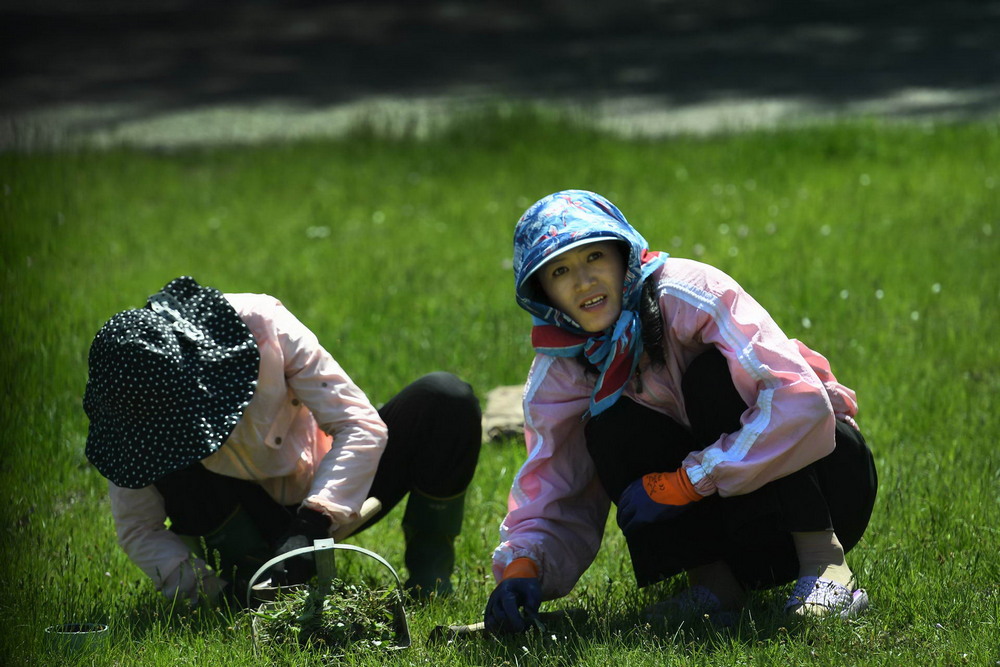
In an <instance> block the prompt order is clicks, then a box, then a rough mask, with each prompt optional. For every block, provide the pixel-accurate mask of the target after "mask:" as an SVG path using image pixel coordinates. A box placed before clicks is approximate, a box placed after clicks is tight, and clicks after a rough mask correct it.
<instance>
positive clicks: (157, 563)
mask: <svg viewBox="0 0 1000 667" xmlns="http://www.w3.org/2000/svg"><path fill="white" fill-rule="evenodd" d="M108 492H109V495H110V497H111V515H112V516H113V517H114V521H115V532H116V533H117V536H118V544H119V545H121V547H122V549H123V550H124V551H125V553H126V555H128V557H129V560H131V561H132V562H133V563H135V564H136V565H137V566H138V567H139V569H140V570H142V571H143V572H144V573H145V574H146V576H147V577H149V578H150V579H152V580H153V584H154V585H155V586H156V588H157V590H159V591H160V592H161V593H163V595H164V596H165V597H166V598H167V599H174V597H175V596H177V597H179V598H181V599H184V600H187V601H188V602H194V601H195V600H196V599H197V597H198V592H199V586H203V587H204V589H205V590H206V591H208V592H209V593H212V592H215V591H218V590H219V589H221V588H222V587H223V586H224V584H223V582H222V580H221V579H218V578H217V577H215V576H214V575H213V574H212V572H211V570H210V569H209V568H208V567H207V566H206V565H205V562H204V561H202V560H201V559H200V558H194V557H193V556H192V554H191V552H190V551H189V550H188V548H187V545H185V544H184V542H182V541H181V539H180V538H179V537H178V536H177V535H175V534H174V533H172V532H170V531H169V530H167V528H166V526H165V525H164V521H165V520H166V518H167V514H166V511H165V510H164V507H163V497H162V496H161V495H160V493H159V491H157V490H156V487H154V486H147V487H143V488H141V489H126V488H122V487H120V486H116V485H115V484H114V483H113V482H108Z"/></svg>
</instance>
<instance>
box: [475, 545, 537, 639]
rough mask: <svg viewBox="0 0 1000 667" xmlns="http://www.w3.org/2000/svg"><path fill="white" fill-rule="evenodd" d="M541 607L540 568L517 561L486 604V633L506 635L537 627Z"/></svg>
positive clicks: (525, 559)
mask: <svg viewBox="0 0 1000 667" xmlns="http://www.w3.org/2000/svg"><path fill="white" fill-rule="evenodd" d="M541 604H542V586H541V583H540V582H539V581H538V565H537V564H536V563H535V561H533V560H531V559H530V558H515V559H514V560H512V561H511V562H510V563H509V564H508V565H507V567H505V568H504V570H503V576H502V577H501V578H500V583H498V584H497V587H496V588H495V589H493V593H491V594H490V599H489V600H488V601H487V602H486V610H485V611H484V612H483V622H484V624H485V626H486V630H487V631H489V632H490V633H491V634H494V635H503V634H510V633H516V632H524V631H525V630H527V629H529V628H531V627H537V626H538V608H539V606H540V605H541ZM529 621H530V622H531V623H530V624H529Z"/></svg>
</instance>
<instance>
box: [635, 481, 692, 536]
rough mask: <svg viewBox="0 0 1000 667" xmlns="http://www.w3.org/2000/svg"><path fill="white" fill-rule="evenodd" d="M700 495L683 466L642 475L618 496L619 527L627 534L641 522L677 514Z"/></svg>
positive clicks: (661, 519)
mask: <svg viewBox="0 0 1000 667" xmlns="http://www.w3.org/2000/svg"><path fill="white" fill-rule="evenodd" d="M703 497H704V496H702V495H701V494H699V493H698V492H697V491H695V490H694V485H693V484H691V480H690V479H688V476H687V473H686V472H684V469H683V468H681V469H679V470H677V471H675V472H654V473H650V474H648V475H643V476H642V477H640V478H639V479H637V480H635V481H634V482H632V483H631V484H629V485H628V486H626V487H625V490H624V491H622V495H621V496H620V497H619V498H618V517H617V518H618V527H619V528H621V529H622V532H623V533H625V536H626V537H628V536H629V535H631V534H632V532H633V531H635V530H637V529H639V528H641V527H643V526H648V525H649V524H651V523H657V522H660V521H668V520H670V519H673V518H674V517H676V516H679V515H680V514H682V513H684V512H685V511H687V510H688V508H690V507H691V504H692V503H695V502H698V501H699V500H701V499H702V498H703Z"/></svg>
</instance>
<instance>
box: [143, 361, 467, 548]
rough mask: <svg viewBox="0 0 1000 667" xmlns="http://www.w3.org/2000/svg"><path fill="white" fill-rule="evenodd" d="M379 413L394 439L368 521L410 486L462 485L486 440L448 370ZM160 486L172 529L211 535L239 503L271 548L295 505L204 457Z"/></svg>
mask: <svg viewBox="0 0 1000 667" xmlns="http://www.w3.org/2000/svg"><path fill="white" fill-rule="evenodd" d="M379 415H380V416H381V417H382V420H383V421H384V422H385V423H386V426H387V427H388V430H389V441H388V443H387V445H386V449H385V451H384V452H383V454H382V458H381V459H380V460H379V465H378V469H377V471H376V473H375V479H374V480H373V482H372V487H371V491H370V492H369V496H375V497H377V498H378V499H379V500H381V501H382V510H381V512H380V513H379V514H377V515H376V516H374V517H373V518H372V519H371V520H370V521H369V522H368V523H367V524H366V525H365V526H364V527H367V526H369V525H371V524H373V523H375V522H376V521H378V520H379V519H380V518H382V517H383V516H385V515H386V514H387V513H388V512H389V511H390V510H391V509H392V508H393V507H394V506H395V505H396V504H397V503H399V501H400V500H401V499H402V498H403V496H405V495H406V494H407V493H408V492H409V491H410V490H411V489H419V490H420V491H422V492H423V493H425V494H428V495H432V496H437V497H447V496H454V495H457V494H459V493H461V492H463V491H464V490H465V488H466V487H467V486H468V485H469V483H470V482H471V481H472V477H473V474H474V473H475V469H476V463H477V461H478V458H479V447H480V443H481V428H482V427H481V414H480V410H479V401H478V399H477V398H476V396H475V394H474V393H473V391H472V387H470V386H469V385H468V384H466V383H465V382H463V381H461V380H460V379H458V378H457V377H455V376H454V375H452V374H450V373H443V372H438V373H431V374H429V375H425V376H423V377H421V378H419V379H418V380H416V381H415V382H413V383H412V384H410V385H408V386H407V387H405V388H404V389H403V390H402V391H401V392H399V393H398V394H397V395H396V396H395V397H393V398H392V399H391V400H390V401H389V402H388V403H386V404H385V405H384V406H383V407H382V408H381V409H380V410H379ZM155 486H156V488H157V490H158V491H159V492H160V494H161V495H162V496H163V500H164V504H165V507H166V512H167V516H168V517H169V518H170V523H171V530H173V531H174V532H176V533H178V534H181V535H190V536H204V535H208V534H210V533H212V532H213V531H215V530H216V529H217V528H218V527H219V526H221V525H223V524H224V523H225V522H226V521H227V519H228V518H229V517H231V516H232V515H233V513H234V512H235V511H237V509H239V508H242V509H243V510H245V511H246V512H247V513H248V514H249V515H250V518H251V519H252V521H253V523H254V525H255V527H256V528H257V530H258V531H259V533H260V535H261V537H262V538H263V540H264V541H266V542H267V544H268V545H269V546H270V547H271V548H273V547H274V544H275V542H276V541H277V540H278V539H279V538H280V537H282V536H283V535H284V533H285V531H286V530H287V529H288V527H289V524H290V523H291V520H292V518H293V517H294V515H295V511H296V510H297V506H290V507H283V506H282V505H280V504H278V503H277V502H275V501H274V500H273V499H272V498H271V497H270V496H269V495H268V494H267V493H266V492H265V491H264V489H263V488H261V486H260V485H259V484H257V483H255V482H251V481H246V480H240V479H235V478H232V477H227V476H225V475H219V474H216V473H213V472H210V471H208V470H207V469H205V467H204V466H202V465H201V463H196V464H194V465H193V466H190V467H188V468H185V469H184V470H179V471H177V472H174V473H171V474H169V475H167V476H165V477H164V478H162V479H160V480H159V481H157V482H156V484H155ZM364 527H363V528H364ZM363 528H362V529H363Z"/></svg>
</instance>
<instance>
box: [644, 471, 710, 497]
mask: <svg viewBox="0 0 1000 667" xmlns="http://www.w3.org/2000/svg"><path fill="white" fill-rule="evenodd" d="M642 486H643V488H645V489H646V493H647V494H648V495H649V497H650V498H652V499H653V500H655V501H656V502H658V503H660V504H661V505H687V504H688V503H693V502H697V501H699V500H701V499H702V498H704V497H705V496H703V495H701V494H700V493H698V492H697V491H695V490H694V484H692V483H691V480H690V479H688V476H687V472H685V471H684V468H680V469H678V470H677V471H676V472H651V473H649V474H648V475H643V476H642Z"/></svg>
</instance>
